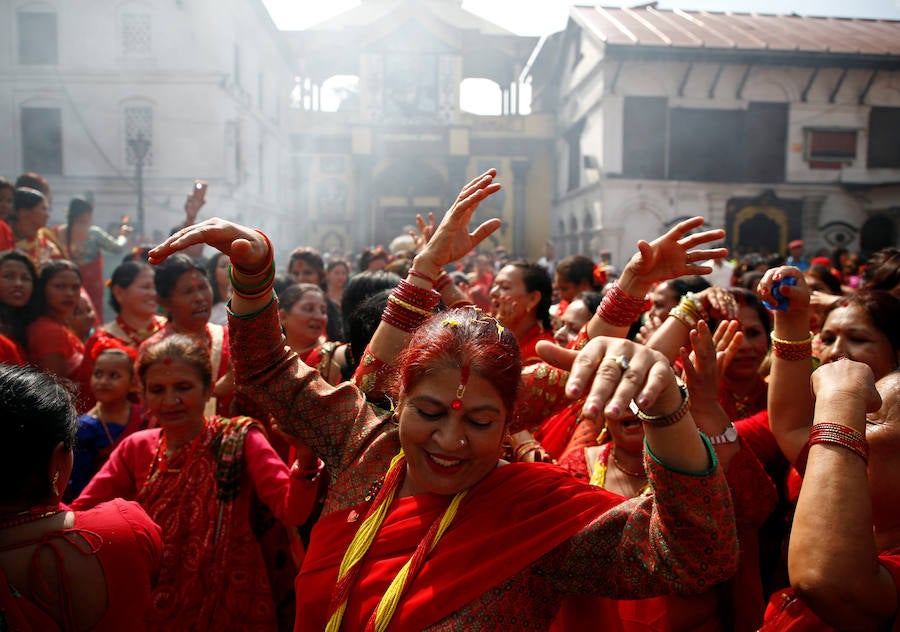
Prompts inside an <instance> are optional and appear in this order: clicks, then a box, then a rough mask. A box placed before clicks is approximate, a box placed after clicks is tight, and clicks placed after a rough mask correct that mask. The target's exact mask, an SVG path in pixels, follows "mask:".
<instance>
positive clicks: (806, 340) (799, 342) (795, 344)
mask: <svg viewBox="0 0 900 632" xmlns="http://www.w3.org/2000/svg"><path fill="white" fill-rule="evenodd" d="M769 337H770V338H771V339H772V342H774V343H777V344H779V345H787V346H791V347H803V346H805V345H808V344H812V340H813V333H812V332H809V335H808V336H807V337H806V338H804V339H803V340H784V339H783V338H777V337H776V336H775V332H774V331H773V332H772V333H771V334H769Z"/></svg>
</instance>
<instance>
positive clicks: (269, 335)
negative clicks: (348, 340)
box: [228, 300, 397, 506]
mask: <svg viewBox="0 0 900 632" xmlns="http://www.w3.org/2000/svg"><path fill="white" fill-rule="evenodd" d="M228 326H229V329H230V333H231V362H232V367H233V368H234V378H235V383H236V386H237V391H238V393H241V394H242V395H244V396H246V397H248V398H249V399H250V400H252V401H253V402H254V403H255V404H256V405H257V406H258V407H261V408H264V409H265V410H266V411H267V412H268V414H269V415H271V416H272V417H273V418H275V419H276V420H278V424H279V427H280V429H281V430H282V431H283V432H285V433H287V434H290V435H293V436H295V437H298V438H299V439H300V440H301V441H303V442H304V443H305V444H306V445H308V446H309V447H310V448H311V449H312V451H313V452H314V453H315V454H316V456H318V457H319V458H320V459H322V461H324V462H325V466H326V468H327V469H328V471H329V473H330V474H331V476H332V480H336V479H337V477H338V476H339V475H341V474H343V473H345V472H348V471H351V472H359V473H360V476H361V477H362V478H365V477H367V476H368V474H369V471H370V470H371V471H372V472H374V471H377V470H378V469H379V468H383V469H381V472H382V473H383V472H384V470H386V469H387V463H388V462H389V460H390V458H391V457H392V456H393V455H394V454H395V453H396V450H397V446H396V442H395V441H392V440H390V439H389V438H385V437H384V435H386V434H389V433H385V432H383V430H384V428H385V425H386V424H389V419H388V415H387V414H382V415H378V414H377V413H376V412H375V410H374V409H373V408H372V407H371V406H370V405H369V404H367V403H366V400H365V397H364V396H363V394H362V392H360V390H359V389H358V388H356V387H355V386H354V385H353V384H350V383H349V382H343V383H341V384H339V385H338V386H332V385H330V384H329V383H328V382H326V381H325V380H323V379H322V378H321V377H320V376H319V372H318V371H316V370H315V369H313V368H311V367H309V366H307V365H305V364H304V363H303V362H301V361H300V359H299V358H298V356H297V354H296V353H294V352H293V351H291V350H290V348H288V347H287V346H286V345H285V343H284V337H283V335H282V333H281V326H280V324H279V322H278V304H277V302H275V301H274V300H273V301H272V303H270V304H269V306H268V307H266V308H265V309H264V310H262V311H261V312H259V313H258V314H254V315H251V316H246V317H238V316H235V315H234V314H231V313H229V315H228ZM358 482H359V484H360V485H362V480H360V481H358ZM357 487H359V485H356V484H355V483H348V486H347V489H346V490H345V489H342V488H335V487H332V491H333V492H335V496H336V498H335V499H334V500H335V502H336V503H337V505H338V506H340V505H342V503H343V502H344V501H343V500H342V495H343V494H344V493H345V492H346V494H347V497H346V502H351V500H352V499H353V498H354V495H358V494H359V491H360V490H359V489H357ZM357 502H358V500H357ZM329 504H331V503H329Z"/></svg>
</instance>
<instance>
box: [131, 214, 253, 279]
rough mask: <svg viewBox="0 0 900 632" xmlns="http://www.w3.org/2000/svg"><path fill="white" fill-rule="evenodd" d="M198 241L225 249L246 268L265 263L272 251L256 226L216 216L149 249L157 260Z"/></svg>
mask: <svg viewBox="0 0 900 632" xmlns="http://www.w3.org/2000/svg"><path fill="white" fill-rule="evenodd" d="M196 244H207V245H209V246H212V247H213V248H215V249H216V250H218V251H219V252H223V253H225V254H226V255H228V257H229V258H230V259H231V262H232V263H233V264H234V265H235V266H236V267H239V268H241V269H243V270H256V269H258V268H260V267H262V266H263V265H264V264H265V262H266V260H267V259H268V257H269V255H270V252H269V251H270V246H269V244H268V242H266V240H265V238H264V237H263V236H262V235H261V234H260V233H259V232H257V231H256V230H253V229H252V228H248V227H246V226H241V225H240V224H235V223H233V222H229V221H226V220H224V219H219V218H217V217H213V218H212V219H208V220H205V221H203V222H200V223H199V224H194V225H192V226H187V227H185V228H182V229H181V230H179V231H178V232H177V233H175V234H174V235H172V236H171V237H169V238H168V239H167V240H165V241H164V242H163V243H161V244H160V245H158V246H157V247H156V248H154V249H153V250H151V251H150V252H149V253H148V258H149V261H150V263H152V264H157V263H160V262H162V261H164V260H165V259H166V258H167V257H168V256H169V255H172V254H174V253H176V252H178V251H179V250H184V249H185V248H188V247H190V246H193V245H196Z"/></svg>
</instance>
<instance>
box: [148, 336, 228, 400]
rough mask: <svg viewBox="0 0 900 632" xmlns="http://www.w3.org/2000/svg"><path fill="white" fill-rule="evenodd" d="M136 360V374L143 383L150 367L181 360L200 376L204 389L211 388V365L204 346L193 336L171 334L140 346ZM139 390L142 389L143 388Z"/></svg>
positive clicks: (207, 351)
mask: <svg viewBox="0 0 900 632" xmlns="http://www.w3.org/2000/svg"><path fill="white" fill-rule="evenodd" d="M140 349H141V350H140V352H139V353H138V359H137V374H138V377H139V378H140V380H141V384H143V383H144V378H145V377H146V375H147V370H148V369H149V368H150V366H151V365H153V364H155V363H157V362H161V361H162V362H164V361H166V360H183V361H184V362H187V363H188V364H190V365H191V366H193V367H194V368H195V369H197V372H198V373H199V374H200V380H201V381H202V382H203V387H204V388H212V364H211V363H210V359H209V350H208V349H207V348H206V345H205V344H203V343H202V342H201V341H199V340H198V339H197V338H195V337H193V336H186V335H184V334H173V335H171V336H166V337H165V338H163V339H162V340H160V341H159V342H156V343H153V344H151V345H149V346H147V345H141V348H140ZM141 388H144V387H143V386H142V387H141Z"/></svg>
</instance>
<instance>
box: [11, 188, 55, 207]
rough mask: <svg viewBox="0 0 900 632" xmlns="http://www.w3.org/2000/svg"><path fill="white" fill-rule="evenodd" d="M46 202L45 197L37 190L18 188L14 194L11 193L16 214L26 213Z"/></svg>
mask: <svg viewBox="0 0 900 632" xmlns="http://www.w3.org/2000/svg"><path fill="white" fill-rule="evenodd" d="M46 200H47V196H45V195H44V194H43V193H41V192H40V191H38V190H37V189H30V188H28V187H19V188H17V189H16V192H15V193H13V209H15V211H16V212H17V213H18V212H19V211H28V210H31V209H33V208H34V207H35V206H37V205H38V204H40V203H41V202H42V201H46Z"/></svg>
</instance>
